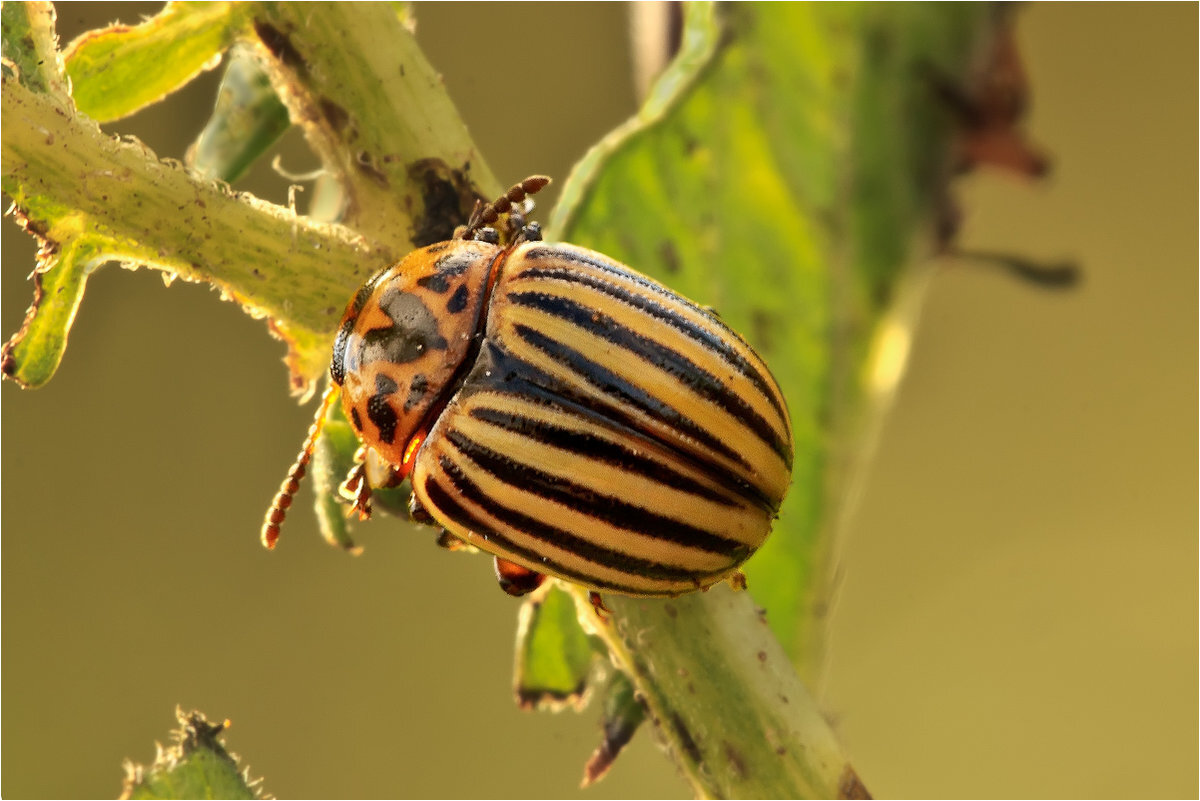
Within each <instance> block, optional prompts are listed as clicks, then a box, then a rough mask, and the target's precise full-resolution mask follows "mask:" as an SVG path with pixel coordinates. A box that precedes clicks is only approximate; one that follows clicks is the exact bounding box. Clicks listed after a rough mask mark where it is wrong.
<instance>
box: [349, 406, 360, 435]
mask: <svg viewBox="0 0 1200 801" xmlns="http://www.w3.org/2000/svg"><path fill="white" fill-rule="evenodd" d="M350 422H351V423H353V424H354V430H355V431H359V432H361V431H362V418H361V417H359V416H358V409H351V410H350Z"/></svg>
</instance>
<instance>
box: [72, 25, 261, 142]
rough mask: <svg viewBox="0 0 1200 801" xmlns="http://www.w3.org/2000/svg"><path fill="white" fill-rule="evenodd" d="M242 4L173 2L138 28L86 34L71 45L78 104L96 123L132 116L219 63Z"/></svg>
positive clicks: (232, 33) (231, 36)
mask: <svg viewBox="0 0 1200 801" xmlns="http://www.w3.org/2000/svg"><path fill="white" fill-rule="evenodd" d="M239 6H240V4H238V3H200V2H173V3H167V5H166V7H165V8H164V9H163V10H162V11H161V12H160V13H158V14H157V15H155V16H154V17H151V18H150V19H148V20H146V21H145V22H143V23H142V24H140V25H134V26H128V25H113V26H110V27H108V28H101V29H99V30H94V31H88V32H87V33H84V34H83V35H82V36H80V37H79V38H78V39H76V40H75V41H73V42H71V44H70V45H68V46H67V49H66V52H65V57H66V63H67V75H69V76H70V78H71V87H72V94H73V96H74V98H75V105H76V107H78V108H79V110H80V111H82V112H83V113H84V114H87V115H88V116H89V117H91V118H92V119H94V120H97V121H98V122H108V121H110V120H116V119H120V118H121V117H127V116H129V115H130V114H133V113H134V112H135V111H138V110H140V109H142V108H145V107H146V106H148V105H150V104H151V103H157V102H158V101H159V100H162V99H163V98H164V97H166V96H167V95H169V94H170V93H171V92H174V91H176V90H177V89H180V88H181V87H183V86H184V85H185V84H187V83H188V82H189V81H190V80H192V78H194V77H196V75H198V74H199V73H200V72H201V71H202V70H206V69H211V68H212V67H214V66H216V64H217V63H218V62H219V58H220V55H221V53H222V52H223V51H224V50H225V48H226V47H228V46H229V44H230V43H231V42H232V41H233V37H234V35H235V32H236V29H237V27H238V26H239V25H240V24H241V18H242V14H241V12H240V11H239Z"/></svg>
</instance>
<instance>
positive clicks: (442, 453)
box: [263, 176, 792, 596]
mask: <svg viewBox="0 0 1200 801" xmlns="http://www.w3.org/2000/svg"><path fill="white" fill-rule="evenodd" d="M548 182H549V179H548V178H544V177H541V176H535V177H532V178H529V179H526V180H525V181H523V182H522V183H520V184H517V185H516V186H514V187H513V188H512V189H510V190H509V192H508V193H506V194H505V195H504V196H503V197H501V198H500V199H499V200H497V201H495V202H493V203H491V204H488V205H477V206H476V210H475V212H474V213H473V214H472V216H471V219H470V220H469V221H468V223H467V225H466V226H463V227H461V228H460V229H459V230H457V231H456V232H455V236H454V238H453V239H451V240H449V241H447V242H441V243H438V244H435V245H430V246H428V247H425V248H422V249H420V250H416V251H414V252H412V253H410V254H409V255H408V256H406V257H405V258H404V259H402V260H401V261H400V262H398V263H396V264H393V265H391V266H389V267H387V268H385V269H383V270H381V271H380V272H379V273H377V274H376V275H374V276H373V277H372V278H371V279H370V280H368V281H367V282H366V283H365V284H363V286H362V288H361V289H359V291H358V293H357V294H356V295H355V296H354V298H353V299H352V300H351V301H350V304H349V306H348V307H347V309H346V313H345V315H344V316H343V318H342V322H341V326H340V328H339V330H338V334H337V339H336V341H335V343H334V347H333V358H332V363H331V365H330V376H331V378H332V380H333V383H332V385H331V387H330V389H329V390H328V391H327V392H326V395H325V397H324V399H323V402H322V404H321V409H320V410H319V411H318V414H317V419H316V421H315V422H314V423H313V427H312V428H311V429H310V431H309V436H308V437H307V438H306V440H305V443H304V447H303V449H302V450H301V453H300V456H299V457H298V458H297V460H296V463H295V465H293V467H292V469H291V471H290V472H289V474H288V478H287V480H285V482H284V484H283V486H282V487H281V489H280V491H279V494H278V495H277V496H276V497H275V501H274V503H273V504H272V506H271V509H270V511H269V512H268V513H267V519H266V522H265V523H264V525H263V541H264V542H265V543H266V545H267V546H268V547H272V546H273V545H274V543H275V540H276V539H277V538H278V536H279V526H280V524H281V523H282V522H283V518H284V517H285V515H286V510H287V508H288V507H289V506H290V505H291V502H292V498H293V496H294V494H295V493H296V490H297V487H298V483H299V480H300V479H301V478H302V477H303V475H304V471H305V468H306V465H307V463H308V461H309V459H310V457H311V454H312V451H313V447H314V444H315V442H316V437H317V435H318V433H319V430H320V425H321V422H322V420H323V419H324V416H325V413H326V411H327V410H328V407H329V405H330V404H331V403H332V402H333V396H334V394H335V393H337V392H340V394H341V398H342V406H343V408H344V410H345V412H346V417H347V418H348V419H349V420H350V422H351V424H352V425H353V426H354V429H355V431H356V432H357V434H358V437H359V439H360V440H361V442H362V444H363V446H364V447H363V448H360V457H361V456H363V455H365V454H366V453H367V449H369V450H370V451H374V454H376V455H377V456H378V457H379V458H380V459H381V460H382V461H383V462H384V463H385V464H386V465H388V466H389V468H390V476H389V479H388V483H390V484H395V483H399V482H400V481H402V480H404V479H405V478H407V479H409V480H410V481H411V484H412V491H413V492H412V506H411V508H412V511H413V516H414V519H417V520H419V521H422V522H432V523H434V524H436V525H439V526H442V527H443V528H444V529H445V531H446V532H448V533H449V534H450V535H452V536H453V537H455V538H458V539H461V540H463V541H465V542H467V543H470V544H471V545H473V546H475V547H477V548H479V549H481V550H484V551H487V552H489V553H491V554H493V555H494V556H495V557H496V564H497V575H498V577H499V578H500V582H501V586H502V587H503V588H504V589H505V590H506V591H508V592H510V593H512V594H522V593H524V592H528V591H529V590H531V589H533V588H534V587H536V586H537V585H538V583H540V581H541V579H542V577H543V576H544V575H551V576H555V577H557V578H560V579H565V580H567V581H572V582H576V583H578V584H581V585H584V586H586V587H588V588H590V589H592V590H593V591H604V592H616V593H622V594H628V595H641V596H672V595H679V594H681V593H684V592H689V591H691V590H695V589H701V588H705V587H708V586H710V585H712V584H715V583H717V582H719V581H722V580H725V579H728V578H731V577H733V576H737V575H740V574H738V572H737V568H738V566H739V565H741V564H742V562H744V561H745V560H746V559H747V558H748V557H749V556H750V555H751V554H752V553H753V552H754V551H755V550H756V549H757V548H758V547H759V546H760V545H761V544H762V542H763V540H764V539H765V538H766V536H767V534H768V533H769V532H770V528H771V523H772V521H773V519H774V517H775V515H776V513H777V512H778V510H779V505H780V503H781V502H782V500H783V497H784V494H785V493H786V491H787V487H788V482H789V479H790V472H791V465H792V432H791V423H790V421H789V418H788V413H787V406H786V404H785V401H784V398H783V394H782V393H781V392H780V390H779V387H778V385H777V384H776V382H775V380H774V378H773V377H772V376H771V373H770V371H769V370H768V369H767V367H766V365H765V364H764V363H763V361H762V360H761V359H760V358H759V357H758V355H757V354H755V352H754V351H753V350H752V349H751V348H750V346H749V345H747V344H746V343H745V341H743V340H742V338H741V337H739V336H738V335H737V334H736V333H734V332H733V331H732V330H731V329H730V328H728V327H727V326H726V325H725V324H724V323H723V322H722V321H721V320H720V319H719V318H718V317H716V316H715V315H714V314H713V313H712V312H710V311H708V310H706V309H704V308H702V307H700V306H697V305H696V304H694V303H692V302H691V301H688V300H686V299H685V298H682V297H680V296H679V295H677V294H676V293H674V292H672V291H671V290H670V289H667V288H666V287H664V286H662V285H661V284H659V283H657V282H655V281H653V280H651V279H649V278H647V277H646V276H643V275H641V274H640V273H638V272H636V271H634V270H632V269H630V268H629V267H626V266H625V265H623V264H620V263H619V262H617V261H614V260H613V259H610V258H608V257H607V256H604V255H602V254H600V253H596V252H594V251H590V250H586V249H584V248H580V247H576V246H574V245H569V244H550V243H545V242H542V241H541V235H540V230H539V229H538V228H537V227H536V224H530V225H521V226H518V225H515V224H514V225H510V230H509V231H508V234H509V236H508V237H507V242H506V243H505V244H500V236H499V234H498V233H497V232H496V231H495V230H494V229H492V228H490V227H488V226H489V225H491V224H492V223H495V222H496V221H497V220H499V218H500V216H501V215H502V214H505V213H507V212H509V210H510V209H511V207H512V204H514V203H521V202H522V201H523V200H524V199H525V197H526V196H527V195H530V194H533V193H534V192H537V191H538V190H540V189H541V188H542V187H544V186H545V185H546V184H547V183H548ZM510 218H511V217H510ZM370 492H371V487H370V485H369V482H368V481H367V478H366V474H365V471H364V469H363V467H362V464H361V461H360V463H359V464H358V465H357V466H356V469H355V471H353V472H352V473H351V476H350V478H348V479H347V482H346V483H345V484H343V494H344V495H347V497H348V498H350V499H351V500H352V501H353V503H354V507H355V508H356V509H357V510H358V511H359V514H360V516H362V517H366V516H368V515H369V514H370Z"/></svg>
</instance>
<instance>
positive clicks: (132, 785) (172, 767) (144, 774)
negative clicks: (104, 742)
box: [121, 710, 262, 799]
mask: <svg viewBox="0 0 1200 801" xmlns="http://www.w3.org/2000/svg"><path fill="white" fill-rule="evenodd" d="M175 714H176V716H177V717H178V719H179V724H180V728H179V729H177V730H176V731H174V732H172V734H171V736H172V739H173V740H174V742H173V743H172V744H171V746H170V747H168V748H162V747H161V746H160V747H159V749H158V756H157V758H156V759H155V760H154V764H153V765H151V766H150V767H148V768H146V767H142V766H141V765H134V764H131V763H128V762H127V763H126V765H125V773H126V775H125V788H124V790H123V791H122V792H121V798H168V799H170V798H260V797H261V795H262V794H261V791H260V788H259V786H258V785H259V782H257V781H251V780H250V779H249V777H248V776H247V772H246V771H245V769H243V768H241V767H240V766H239V765H238V760H237V757H236V756H233V755H231V754H230V753H229V752H228V751H226V750H225V747H224V746H223V745H222V744H221V742H220V741H219V740H218V737H219V736H220V735H221V733H222V732H223V731H224V730H225V729H226V728H228V726H229V722H228V721H225V722H224V723H215V724H214V723H209V722H208V720H207V719H206V718H205V717H204V715H203V714H202V713H200V712H188V713H184V712H182V711H180V710H176V713H175Z"/></svg>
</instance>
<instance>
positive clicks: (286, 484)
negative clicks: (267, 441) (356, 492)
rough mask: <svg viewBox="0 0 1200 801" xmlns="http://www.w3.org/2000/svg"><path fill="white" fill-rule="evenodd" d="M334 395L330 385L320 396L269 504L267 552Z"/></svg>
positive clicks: (265, 525) (264, 531)
mask: <svg viewBox="0 0 1200 801" xmlns="http://www.w3.org/2000/svg"><path fill="white" fill-rule="evenodd" d="M335 394H337V388H336V386H334V385H333V384H330V385H329V387H328V388H327V389H326V390H325V394H324V395H322V396H321V406H320V408H319V409H317V416H316V418H315V419H314V420H313V421H312V425H310V426H309V427H308V436H306V437H305V438H304V445H302V446H301V447H300V453H299V454H298V455H297V456H296V461H295V462H294V463H293V464H292V469H291V470H288V474H287V478H285V479H284V480H283V484H281V485H280V487H279V492H277V493H275V500H274V501H272V502H271V508H270V509H268V510H267V517H266V519H265V520H264V521H263V527H262V544H263V545H264V546H265V547H266V548H267V549H268V550H270V549H272V548H274V547H275V543H276V542H277V541H278V540H279V527H280V526H282V525H283V520H284V518H285V517H287V510H288V507H290V506H291V505H292V499H293V498H294V497H296V492H297V491H298V490H299V489H300V480H301V479H302V478H304V473H305V472H306V471H307V470H308V463H309V462H310V461H312V456H313V450H314V449H315V448H316V447H317V437H319V436H320V435H321V429H322V428H323V427H324V426H325V415H326V414H327V413H328V412H329V407H330V406H332V405H333V397H334V395H335Z"/></svg>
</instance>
